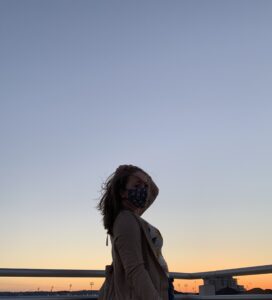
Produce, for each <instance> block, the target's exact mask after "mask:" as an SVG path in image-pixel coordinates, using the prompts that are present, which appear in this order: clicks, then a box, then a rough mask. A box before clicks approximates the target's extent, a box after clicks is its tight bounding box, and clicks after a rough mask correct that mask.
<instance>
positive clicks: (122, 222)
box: [113, 211, 162, 300]
mask: <svg viewBox="0 0 272 300" xmlns="http://www.w3.org/2000/svg"><path fill="white" fill-rule="evenodd" d="M113 234H114V237H115V247H116V250H117V251H118V253H119V256H120V259H121V262H122V264H123V267H124V270H125V274H126V278H127V280H128V282H129V284H130V286H131V287H133V289H134V293H135V294H136V295H137V296H138V298H139V300H146V299H148V300H161V299H162V298H161V296H160V295H159V292H158V291H157V290H156V288H155V287H154V285H153V282H152V280H151V278H150V276H149V274H148V272H147V270H146V268H145V262H144V259H143V254H142V242H141V228H140V225H139V224H138V222H137V220H136V218H135V217H134V216H132V215H131V212H128V211H123V212H121V213H120V214H119V215H118V216H117V218H116V220H115V223H114V226H113Z"/></svg>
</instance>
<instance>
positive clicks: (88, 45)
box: [0, 0, 272, 290]
mask: <svg viewBox="0 0 272 300" xmlns="http://www.w3.org/2000/svg"><path fill="white" fill-rule="evenodd" d="M271 28H272V2H271V1H264V0H258V1H257V0H255V1H252V0H247V1H245V0H238V1H234V0H229V1H215V0H213V1H211V0H206V1H197V0H190V1H189V0H188V1H187V0H184V1H176V0H173V1H171V2H168V1H162V0H156V1H155V0H149V1H134V2H127V1H120V0H117V1H102V2H101V1H85V0H78V1H71V0H65V1H64V0H56V1H34V0H24V1H19V0H1V1H0V38H1V47H0V58H1V61H0V78H1V89H0V99H1V100H0V138H1V147H0V164H1V168H0V205H1V206H0V239H1V255H0V268H54V269H58V268H59V269H62V268H67V269H104V267H105V265H107V264H109V263H111V260H112V258H111V244H110V243H109V246H108V247H107V246H106V231H105V230H104V228H103V224H102V219H101V218H102V217H101V215H100V214H99V212H98V211H97V210H96V209H95V206H96V204H97V202H98V199H99V196H100V189H101V184H102V183H103V181H105V180H106V179H107V177H108V176H109V175H110V174H111V173H112V172H114V171H115V169H116V168H117V167H118V166H119V165H120V164H135V165H138V166H140V167H141V168H143V169H144V170H145V171H147V172H148V173H149V174H150V175H151V176H152V178H153V179H154V181H155V182H156V184H157V185H158V187H159V189H160V192H159V196H158V197H157V199H156V201H155V202H154V203H153V204H152V206H151V207H150V208H149V209H148V210H147V211H146V212H145V213H144V215H143V216H142V217H143V218H144V219H146V220H147V221H148V222H150V223H151V224H152V225H154V226H155V227H157V228H159V230H160V232H161V233H162V235H163V239H164V244H163V249H162V251H163V255H164V258H165V260H166V261H167V263H168V266H169V269H170V272H200V271H209V270H217V269H230V268H240V267H248V266H258V265H268V264H271V261H272V251H271V249H272V241H271V239H270V238H269V237H270V235H271V228H272V219H271V211H272V202H271V195H272V187H271V179H272V171H271V170H272V160H271V153H272V140H271V137H270V136H271V129H272V122H271V115H272V102H271V99H272V90H271V82H272V73H271V70H272V60H271V53H272V35H271ZM271 279H272V275H262V276H261V277H258V276H252V277H248V278H242V277H241V283H240V282H239V284H245V282H251V284H252V286H258V287H261V288H272V286H271ZM59 280H60V281H59V282H60V287H61V284H63V286H66V285H67V281H62V280H64V279H59ZM92 281H93V282H94V283H95V284H94V287H93V288H94V289H97V288H98V286H99V285H100V284H101V282H102V281H103V280H102V279H101V280H96V279H94V280H92ZM31 282H33V285H32V283H31ZM50 282H52V281H51V279H35V280H34V279H33V281H32V279H31V280H30V279H29V278H28V279H27V278H0V290H3V289H4V290H5V288H6V287H10V288H11V289H12V288H13V287H14V288H15V287H18V288H22V287H24V286H27V287H26V288H32V286H33V288H34V287H36V286H37V284H40V285H41V286H44V287H46V286H50ZM81 285H85V282H84V281H83V280H81V281H78V288H79V289H81ZM192 287H193V283H192V282H190V281H189V282H188V290H189V289H192ZM175 288H177V286H175Z"/></svg>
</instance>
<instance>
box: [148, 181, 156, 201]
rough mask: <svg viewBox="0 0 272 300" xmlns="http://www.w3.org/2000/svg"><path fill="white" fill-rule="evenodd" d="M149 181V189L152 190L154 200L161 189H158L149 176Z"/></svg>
mask: <svg viewBox="0 0 272 300" xmlns="http://www.w3.org/2000/svg"><path fill="white" fill-rule="evenodd" d="M148 179H149V188H150V194H151V196H150V197H152V199H156V197H157V196H158V194H159V188H158V187H157V185H156V184H155V182H154V181H153V179H152V178H151V176H149V175H148Z"/></svg>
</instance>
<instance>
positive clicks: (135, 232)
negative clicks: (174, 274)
mask: <svg viewBox="0 0 272 300" xmlns="http://www.w3.org/2000/svg"><path fill="white" fill-rule="evenodd" d="M110 237H111V243H112V258H113V262H112V265H111V266H107V268H106V279H105V281H104V283H103V286H102V287H101V289H100V294H99V298H98V300H168V277H167V275H166V273H165V271H164V270H163V268H162V267H161V265H160V263H159V262H158V259H157V257H156V255H157V254H156V251H155V249H154V245H153V243H152V240H151V238H150V235H149V232H148V225H147V222H146V221H145V220H143V219H142V218H139V216H138V215H136V214H135V213H133V212H132V211H130V210H127V209H125V210H121V211H120V213H119V214H118V216H117V217H116V219H115V222H114V225H113V236H110Z"/></svg>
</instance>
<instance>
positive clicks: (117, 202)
mask: <svg viewBox="0 0 272 300" xmlns="http://www.w3.org/2000/svg"><path fill="white" fill-rule="evenodd" d="M137 171H141V172H143V173H145V174H146V172H145V171H143V170H142V169H141V168H139V167H136V166H133V165H120V166H119V167H118V168H117V169H116V170H115V172H114V173H112V174H111V175H110V176H109V177H108V178H107V180H106V181H105V182H104V183H102V186H101V189H102V196H101V198H100V200H99V203H98V204H97V207H96V208H97V209H98V210H100V211H101V214H102V216H103V225H104V228H105V229H106V230H107V233H108V234H111V235H112V234H113V232H112V228H113V223H114V220H115V218H116V217H117V215H118V214H119V212H120V210H122V209H123V204H122V199H121V195H120V192H121V191H122V190H125V188H126V184H127V181H128V178H129V176H130V175H132V174H133V173H135V172H137Z"/></svg>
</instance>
